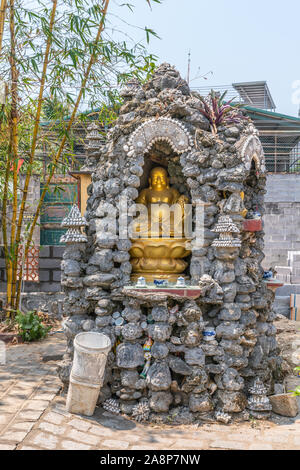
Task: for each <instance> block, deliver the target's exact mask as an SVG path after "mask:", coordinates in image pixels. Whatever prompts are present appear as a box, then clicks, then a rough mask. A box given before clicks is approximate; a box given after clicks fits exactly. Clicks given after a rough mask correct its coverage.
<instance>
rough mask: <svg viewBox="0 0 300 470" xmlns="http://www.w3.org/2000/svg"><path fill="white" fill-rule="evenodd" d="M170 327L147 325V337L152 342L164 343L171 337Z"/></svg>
mask: <svg viewBox="0 0 300 470" xmlns="http://www.w3.org/2000/svg"><path fill="white" fill-rule="evenodd" d="M171 331H172V327H171V326H170V325H168V324H166V323H154V324H152V325H149V327H148V332H149V336H151V338H152V339H153V340H154V341H161V342H163V341H166V340H167V339H168V338H169V337H170V335H171Z"/></svg>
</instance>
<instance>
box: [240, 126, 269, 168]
mask: <svg viewBox="0 0 300 470" xmlns="http://www.w3.org/2000/svg"><path fill="white" fill-rule="evenodd" d="M237 145H238V151H239V152H240V155H241V158H242V161H243V163H244V165H245V167H246V170H247V171H251V169H252V168H253V162H254V165H255V169H256V172H257V173H258V174H264V173H265V171H266V166H265V157H264V150H263V147H262V144H261V142H260V140H259V137H258V131H257V129H255V127H254V126H253V125H252V124H250V125H249V126H248V128H247V129H246V132H245V135H244V137H243V138H242V139H241V140H240V141H239V142H238V144H237Z"/></svg>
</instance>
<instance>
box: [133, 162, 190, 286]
mask: <svg viewBox="0 0 300 470" xmlns="http://www.w3.org/2000/svg"><path fill="white" fill-rule="evenodd" d="M188 202H189V200H188V198H187V197H186V196H184V195H182V194H180V193H179V192H178V191H177V189H175V188H171V187H170V185H169V178H168V173H167V171H166V170H165V169H164V168H162V167H155V168H153V169H152V171H151V173H150V177H149V187H148V188H146V189H143V190H142V191H141V192H140V194H139V196H138V198H137V200H136V203H137V204H142V205H143V206H145V210H141V211H140V215H139V217H137V218H136V219H135V221H134V225H133V233H134V235H133V238H132V247H131V250H130V254H131V264H132V271H133V274H132V276H131V278H132V280H136V279H137V278H138V277H139V276H143V277H145V278H146V280H147V281H153V280H154V279H168V280H169V281H176V280H177V277H178V276H179V274H181V273H182V272H183V271H184V270H185V268H186V266H187V263H186V262H185V261H184V260H183V259H182V258H185V257H187V256H188V255H189V254H190V249H189V240H188V239H187V238H185V237H184V229H185V221H186V220H187V217H188V216H189V215H190V212H189V209H190V207H187V206H186V204H187V203H188Z"/></svg>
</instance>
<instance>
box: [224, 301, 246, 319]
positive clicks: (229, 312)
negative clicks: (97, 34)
mask: <svg viewBox="0 0 300 470" xmlns="http://www.w3.org/2000/svg"><path fill="white" fill-rule="evenodd" d="M240 317H241V309H240V307H239V306H238V305H236V304H234V303H224V305H223V307H222V308H221V310H220V314H219V318H220V320H225V321H235V320H239V319H240Z"/></svg>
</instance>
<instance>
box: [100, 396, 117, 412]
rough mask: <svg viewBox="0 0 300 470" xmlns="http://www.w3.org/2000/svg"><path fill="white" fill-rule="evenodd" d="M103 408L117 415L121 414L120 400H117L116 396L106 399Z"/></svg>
mask: <svg viewBox="0 0 300 470" xmlns="http://www.w3.org/2000/svg"><path fill="white" fill-rule="evenodd" d="M102 408H103V409H104V410H105V411H109V412H110V413H113V414H115V415H118V414H120V405H119V402H118V400H115V399H114V398H109V399H108V400H105V402H104V403H103V405H102Z"/></svg>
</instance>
